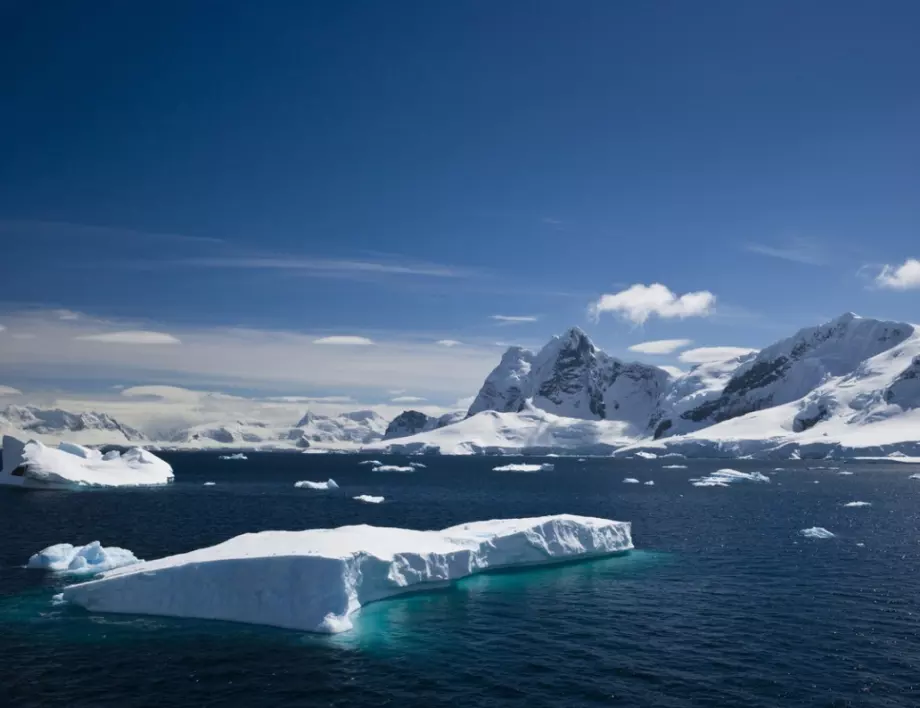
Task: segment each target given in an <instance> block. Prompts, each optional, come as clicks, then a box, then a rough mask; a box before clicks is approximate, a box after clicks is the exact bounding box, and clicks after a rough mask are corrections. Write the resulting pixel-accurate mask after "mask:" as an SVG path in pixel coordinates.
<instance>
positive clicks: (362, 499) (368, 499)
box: [352, 494, 384, 504]
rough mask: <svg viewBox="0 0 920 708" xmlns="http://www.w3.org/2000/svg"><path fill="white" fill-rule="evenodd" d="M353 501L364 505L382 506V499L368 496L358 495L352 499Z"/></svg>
mask: <svg viewBox="0 0 920 708" xmlns="http://www.w3.org/2000/svg"><path fill="white" fill-rule="evenodd" d="M352 499H354V500H355V501H359V502H364V503H365V504H382V503H383V501H384V498H383V497H375V496H371V495H370V494H359V495H358V496H356V497H352Z"/></svg>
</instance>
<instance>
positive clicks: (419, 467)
mask: <svg viewBox="0 0 920 708" xmlns="http://www.w3.org/2000/svg"><path fill="white" fill-rule="evenodd" d="M409 467H414V468H415V469H417V470H423V469H425V468H426V467H428V465H426V464H425V463H423V462H410V463H409Z"/></svg>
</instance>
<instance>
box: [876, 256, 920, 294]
mask: <svg viewBox="0 0 920 708" xmlns="http://www.w3.org/2000/svg"><path fill="white" fill-rule="evenodd" d="M875 284H876V285H878V286H879V287H880V288H887V289H889V290H913V289H914V288H920V260H917V259H916V258H908V259H907V260H906V261H904V263H902V264H901V265H899V266H892V265H886V266H884V267H883V268H882V272H881V273H879V274H878V275H877V276H876V278H875Z"/></svg>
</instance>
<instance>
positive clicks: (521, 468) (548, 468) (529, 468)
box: [492, 462, 555, 472]
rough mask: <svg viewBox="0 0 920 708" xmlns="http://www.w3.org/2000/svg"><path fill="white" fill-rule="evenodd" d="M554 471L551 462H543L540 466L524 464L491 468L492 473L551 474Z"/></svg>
mask: <svg viewBox="0 0 920 708" xmlns="http://www.w3.org/2000/svg"><path fill="white" fill-rule="evenodd" d="M554 469H555V465H553V464H552V463H551V462H544V463H543V464H541V465H530V464H525V463H519V464H516V463H511V464H510V465H501V466H500V467H493V468H492V471H493V472H552V471H553V470H554Z"/></svg>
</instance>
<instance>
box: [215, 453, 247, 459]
mask: <svg viewBox="0 0 920 708" xmlns="http://www.w3.org/2000/svg"><path fill="white" fill-rule="evenodd" d="M217 459H219V460H248V459H249V458H248V457H246V455H244V454H243V453H242V452H235V453H233V454H232V455H221V456H220V457H218V458H217Z"/></svg>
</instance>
